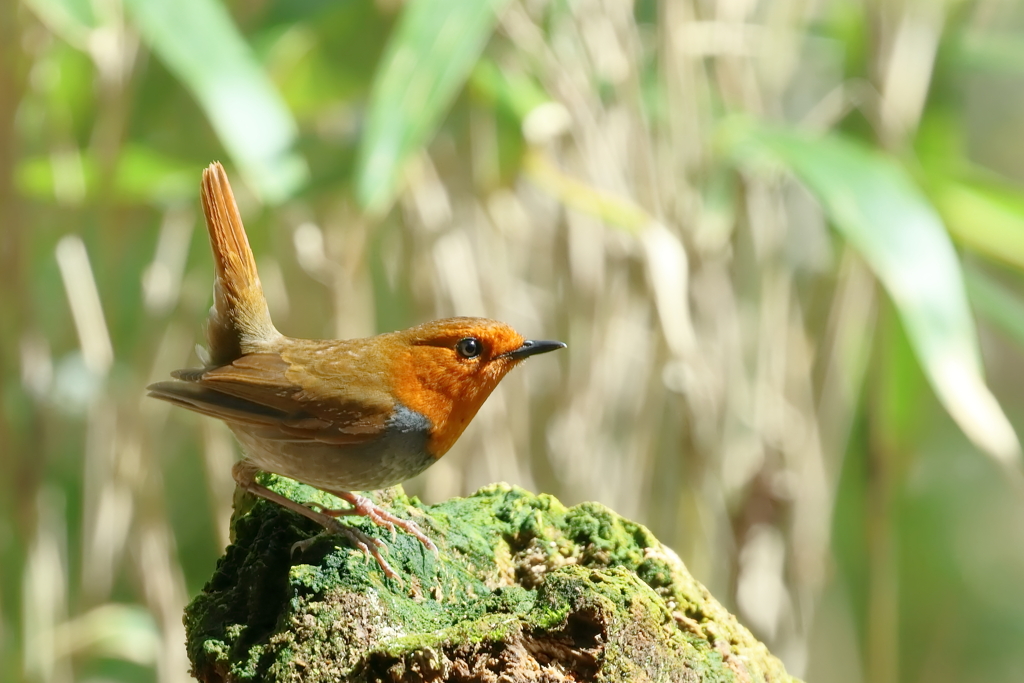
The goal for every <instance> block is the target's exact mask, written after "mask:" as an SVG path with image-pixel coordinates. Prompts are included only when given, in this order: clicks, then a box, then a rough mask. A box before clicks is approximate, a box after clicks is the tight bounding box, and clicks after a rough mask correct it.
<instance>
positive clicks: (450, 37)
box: [356, 0, 507, 214]
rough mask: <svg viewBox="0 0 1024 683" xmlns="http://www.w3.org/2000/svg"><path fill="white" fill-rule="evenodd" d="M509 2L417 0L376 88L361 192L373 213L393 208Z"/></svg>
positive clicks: (363, 150)
mask: <svg viewBox="0 0 1024 683" xmlns="http://www.w3.org/2000/svg"><path fill="white" fill-rule="evenodd" d="M506 3H507V0H485V1H483V2H481V0H410V2H408V3H407V4H406V6H405V8H404V9H403V11H402V16H401V17H400V18H399V21H398V25H397V26H396V27H395V30H394V32H393V33H392V35H391V38H390V39H389V41H388V45H387V47H386V48H385V51H384V57H383V59H382V60H381V65H380V67H379V68H378V71H377V75H376V77H375V79H374V83H373V89H372V91H371V94H370V104H369V111H368V113H367V117H366V131H365V133H364V135H363V139H362V143H361V145H360V149H359V157H358V160H357V168H356V196H357V198H358V200H359V202H360V203H361V204H362V206H363V207H364V208H365V209H366V210H367V212H369V213H371V214H380V213H383V212H384V211H387V209H388V208H389V207H390V206H391V203H392V202H393V201H394V198H395V195H396V194H397V192H398V190H399V185H400V180H401V177H402V173H403V171H404V168H405V164H406V162H408V161H409V159H410V158H411V157H413V156H414V155H415V154H416V153H417V152H418V151H419V150H420V149H421V148H422V147H423V146H424V145H426V144H427V142H428V141H429V139H430V137H431V136H432V135H433V134H434V132H435V130H436V129H437V126H438V125H439V124H440V123H441V120H442V118H443V116H444V114H445V113H446V112H447V111H448V107H449V106H450V105H451V103H452V101H453V100H454V99H455V96H456V95H457V94H458V93H459V90H460V89H461V88H462V86H463V84H464V83H465V82H466V79H467V78H468V77H469V74H470V71H471V70H472V68H473V66H474V65H475V64H476V61H477V59H478V58H479V57H480V53H481V52H482V51H483V49H484V46H485V45H486V44H487V40H488V38H490V35H491V33H492V32H493V30H494V26H495V24H496V22H497V19H498V15H499V13H500V12H501V10H502V8H504V6H505V4H506Z"/></svg>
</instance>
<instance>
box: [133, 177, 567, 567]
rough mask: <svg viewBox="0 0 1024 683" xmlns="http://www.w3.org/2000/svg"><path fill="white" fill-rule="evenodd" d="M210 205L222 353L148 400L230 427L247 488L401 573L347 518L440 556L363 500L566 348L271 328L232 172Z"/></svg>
mask: <svg viewBox="0 0 1024 683" xmlns="http://www.w3.org/2000/svg"><path fill="white" fill-rule="evenodd" d="M202 203H203V212H204V213H205V214H206V226H207V228H208V229H209V231H210V245H211V246H212V247H213V256H214V260H215V261H216V268H217V277H216V280H215V282H214V289H213V292H214V304H213V307H212V308H211V309H210V317H209V323H208V327H207V331H206V337H207V340H208V342H209V356H210V357H209V360H208V361H206V362H207V365H206V367H203V368H196V369H187V370H178V371H176V372H174V373H172V376H173V377H174V378H175V379H174V380H172V381H167V382H157V383H156V384H152V385H150V386H149V387H148V389H149V395H150V396H154V397H156V398H159V399H162V400H164V401H169V402H170V403H174V404H175V405H179V406H182V407H184V408H188V409H189V410H194V411H195V412H197V413H202V414H203V415H210V416H212V417H216V418H219V419H221V420H224V422H226V423H227V424H228V427H230V428H231V431H233V432H234V433H235V436H236V437H237V438H238V440H239V441H240V442H241V444H242V449H243V451H244V456H243V459H242V460H241V461H240V462H238V463H236V464H235V466H234V468H233V469H232V474H233V475H234V478H235V481H236V482H237V483H238V486H240V487H241V488H242V489H244V490H245V491H248V492H249V493H251V494H253V495H256V496H259V497H261V498H265V499H267V500H270V501H273V502H275V503H277V504H279V505H281V506H283V507H285V508H288V509H289V510H293V511H295V512H297V513H299V514H301V515H304V516H306V517H308V518H310V519H312V520H314V521H316V522H318V523H319V524H321V525H322V526H324V527H325V528H326V529H327V530H328V531H331V532H334V533H338V534H342V535H345V536H346V537H348V538H349V539H350V540H351V541H352V542H353V543H354V544H355V545H356V547H358V548H360V549H361V550H363V551H364V552H366V553H368V554H371V555H372V556H373V557H374V558H375V559H376V560H377V562H378V563H379V564H380V566H381V568H382V569H383V570H384V572H385V573H386V574H387V575H388V576H396V574H395V572H394V571H393V570H392V569H391V567H390V566H389V565H388V563H387V562H386V561H385V560H384V558H383V557H381V555H380V552H379V551H378V548H379V547H382V546H383V545H384V544H383V543H382V542H381V541H380V540H378V539H374V538H371V537H369V536H366V535H365V534H363V533H361V532H359V531H358V530H357V529H355V528H353V527H349V526H346V525H342V524H339V523H338V522H337V520H336V519H334V518H335V517H340V516H343V515H365V516H367V517H369V518H370V519H371V520H373V522H374V523H376V524H378V525H380V526H383V527H386V528H388V529H391V530H393V529H394V527H396V526H397V527H400V528H402V529H404V530H406V531H407V532H409V533H410V534H413V535H414V536H416V538H418V539H419V540H420V541H421V542H422V543H423V544H424V545H425V546H427V547H428V548H430V549H431V550H436V547H435V546H434V544H433V543H432V542H431V540H430V539H429V538H428V537H427V536H426V535H425V534H424V533H423V532H422V531H420V529H419V527H418V526H417V525H416V524H415V523H414V522H412V521H409V520H403V519H400V518H398V517H395V516H394V515H392V514H391V513H389V512H387V511H385V510H383V509H381V508H379V507H377V506H376V505H374V504H373V503H372V502H371V501H370V500H369V499H367V498H365V497H363V496H360V495H356V494H355V493H352V492H351V491H352V490H353V489H354V490H361V491H362V490H373V489H381V488H386V487H388V486H394V485H395V484H398V483H400V482H402V481H405V480H406V479H409V478H410V477H413V476H415V475H417V474H419V473H420V472H422V471H423V470H425V469H427V468H428V467H430V465H432V464H433V463H435V462H437V460H438V459H439V458H440V457H441V456H442V455H444V454H445V453H446V452H447V451H448V449H449V448H451V447H452V444H454V443H455V441H456V440H457V439H458V438H459V436H460V435H461V434H462V432H463V430H465V429H466V426H467V425H468V424H469V422H470V420H472V419H473V416H474V415H476V412H477V411H478V410H479V409H480V406H481V405H483V402H484V401H485V400H486V399H487V397H488V396H489V395H490V393H491V391H493V390H494V387H496V386H497V385H498V382H500V381H501V379H502V378H503V377H504V376H505V374H506V373H507V372H508V371H509V370H511V369H512V368H514V367H515V366H516V365H518V364H519V363H521V362H522V361H523V360H525V359H526V358H529V357H530V356H535V355H537V354H539V353H547V352H548V351H554V350H556V349H561V348H564V347H565V344H563V343H562V342H557V341H531V340H528V339H524V338H523V337H522V336H521V335H520V334H519V333H518V332H516V331H515V330H513V329H512V328H511V327H509V326H508V325H505V324H504V323H500V322H497V321H495V320H487V319H485V318H448V319H445V320H435V321H433V322H429V323H425V324H423V325H417V326H416V327H412V328H410V329H408V330H403V331H401V332H391V333H389V334H381V335H378V336H376V337H369V338H367V339H339V340H320V339H316V340H314V339H293V338H291V337H285V336H284V335H282V334H281V333H280V332H278V331H277V329H276V328H275V327H274V324H273V323H272V322H271V321H270V312H269V310H268V309H267V300H266V298H265V297H264V296H263V288H262V286H261V285H260V279H259V276H258V275H257V273H256V262H255V260H254V259H253V255H252V250H251V249H250V248H249V240H248V239H247V238H246V235H245V228H244V227H242V218H241V216H240V214H239V212H238V207H237V205H236V204H235V198H234V195H233V194H232V192H231V185H230V183H229V182H228V177H227V174H226V173H225V172H224V168H223V167H222V166H221V165H220V164H219V163H213V164H211V165H210V167H209V168H207V169H206V170H205V171H203V182H202ZM204 360H205V359H204ZM259 470H264V471H267V472H274V473H276V474H280V475H284V476H286V477H290V478H292V479H296V480H298V481H300V482H303V483H305V484H309V485H310V486H315V487H316V488H318V489H321V490H323V491H326V492H328V493H330V494H332V495H334V496H337V497H338V498H341V499H343V500H346V501H348V502H349V503H350V504H351V505H352V507H351V508H346V509H341V510H333V509H321V510H319V511H317V510H313V509H311V508H309V507H306V506H305V505H301V504H299V503H296V502H295V501H293V500H290V499H288V498H286V497H284V496H281V495H279V494H277V493H275V492H273V491H271V490H269V489H267V488H266V487H264V486H261V485H260V484H258V483H256V481H255V478H254V477H255V474H256V473H257V472H258V471H259Z"/></svg>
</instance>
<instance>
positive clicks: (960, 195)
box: [932, 182, 1024, 269]
mask: <svg viewBox="0 0 1024 683" xmlns="http://www.w3.org/2000/svg"><path fill="white" fill-rule="evenodd" d="M932 196H933V197H934V199H935V204H936V206H937V207H938V209H939V211H941V212H942V216H943V218H945V220H946V227H948V228H949V232H950V233H951V234H952V235H953V238H954V239H955V240H956V241H957V242H959V243H960V244H963V245H964V246H965V247H968V248H970V249H973V250H974V251H977V252H978V253H981V254H984V255H985V256H988V257H989V258H992V259H995V260H997V261H1002V262H1004V263H1008V264H1010V265H1013V266H1016V267H1017V268H1021V269H1024V199H1022V198H1021V197H1020V196H1019V194H1017V193H1009V192H1001V191H999V190H996V189H993V188H982V187H974V186H971V185H967V184H963V183H956V182H947V183H943V184H942V185H939V186H938V187H937V188H936V189H935V190H933V192H932Z"/></svg>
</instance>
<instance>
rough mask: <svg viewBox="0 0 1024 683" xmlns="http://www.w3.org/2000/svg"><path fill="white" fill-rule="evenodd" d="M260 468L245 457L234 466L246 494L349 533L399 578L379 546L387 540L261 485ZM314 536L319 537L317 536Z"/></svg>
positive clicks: (330, 529)
mask: <svg viewBox="0 0 1024 683" xmlns="http://www.w3.org/2000/svg"><path fill="white" fill-rule="evenodd" d="M258 471H259V470H257V469H256V468H255V467H253V466H252V465H251V464H250V463H247V462H245V461H244V460H242V461H239V462H236V463H235V465H234V467H232V468H231V475H232V476H233V477H234V479H235V483H236V484H238V486H239V488H241V489H242V490H243V491H245V492H246V493H251V494H252V495H254V496H257V497H259V498H263V499H264V500H269V501H270V502H271V503H276V504H278V505H280V506H281V507H283V508H285V509H287V510H291V511H292V512H297V513H298V514H300V515H302V516H303V517H306V518H308V519H311V520H313V521H314V522H316V523H317V524H319V525H320V526H322V527H323V528H324V529H325V530H326V531H328V532H329V533H333V534H340V535H342V536H345V537H346V538H347V539H348V540H349V541H350V542H351V543H352V545H354V546H355V547H356V548H358V549H359V550H362V551H363V552H364V553H366V554H367V555H369V556H370V557H372V558H373V559H375V560H376V561H377V564H379V565H380V568H381V569H382V570H384V574H385V575H386V576H389V577H391V578H393V579H397V578H399V576H398V574H397V573H396V572H395V570H394V569H392V568H391V565H390V564H388V562H387V560H385V559H384V558H383V557H382V556H381V554H380V550H379V549H380V548H383V547H386V546H385V544H384V542H383V541H381V540H380V539H377V538H373V537H371V536H367V535H366V534H364V533H363V532H361V531H359V530H358V529H353V528H352V527H350V526H347V525H345V524H341V523H339V522H338V520H336V519H334V517H333V516H329V515H326V514H323V513H320V512H317V511H316V510H312V509H310V508H308V507H306V506H305V505H302V504H301V503H296V502H295V501H294V500H292V499H291V498H286V497H285V496H282V495H281V494H280V493H276V492H274V491H271V490H270V489H268V488H267V487H266V486H261V485H260V484H257V483H256V479H255V476H256V472H258ZM313 538H316V537H315V536H314V537H313ZM309 540H312V539H307V541H300V542H299V543H296V544H295V545H296V546H304V545H305V544H307V543H308V542H309Z"/></svg>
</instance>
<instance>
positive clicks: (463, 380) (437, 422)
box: [391, 346, 497, 458]
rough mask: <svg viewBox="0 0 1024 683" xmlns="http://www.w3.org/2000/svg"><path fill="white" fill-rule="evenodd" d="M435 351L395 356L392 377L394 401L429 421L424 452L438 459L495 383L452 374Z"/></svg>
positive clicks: (426, 349) (427, 349)
mask: <svg viewBox="0 0 1024 683" xmlns="http://www.w3.org/2000/svg"><path fill="white" fill-rule="evenodd" d="M435 350H436V349H434V348H433V347H421V346H412V347H408V348H407V349H405V350H404V351H403V352H401V353H398V354H396V356H395V359H394V360H395V362H394V365H393V366H392V372H391V377H392V381H393V389H394V395H395V398H397V399H398V401H399V402H400V403H401V404H402V405H404V406H405V407H407V408H409V409H410V410H414V411H416V412H417V413H419V414H421V415H423V416H424V417H426V418H427V419H428V420H430V423H431V429H430V439H429V440H428V441H427V450H428V452H429V453H430V455H432V456H433V457H434V458H440V457H441V456H442V455H444V454H445V453H447V452H448V450H449V449H450V448H451V447H452V446H453V445H454V444H455V442H456V441H457V440H458V438H459V437H460V436H462V432H464V431H465V430H466V427H467V426H469V423H470V422H471V421H472V420H473V418H474V417H475V416H476V414H477V411H479V410H480V406H482V405H483V403H484V401H485V400H486V399H487V397H488V396H489V395H490V393H491V391H492V390H493V389H494V385H495V384H497V382H493V383H492V382H490V381H487V380H486V379H485V378H483V377H476V376H469V377H466V376H464V375H461V374H459V373H457V372H453V371H452V369H451V368H449V367H447V366H446V365H445V364H444V363H439V362H437V360H436V358H435V354H434V351H435Z"/></svg>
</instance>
